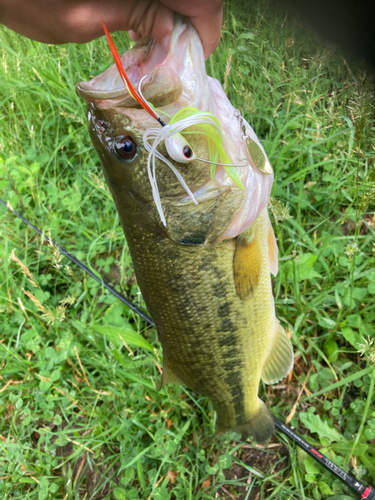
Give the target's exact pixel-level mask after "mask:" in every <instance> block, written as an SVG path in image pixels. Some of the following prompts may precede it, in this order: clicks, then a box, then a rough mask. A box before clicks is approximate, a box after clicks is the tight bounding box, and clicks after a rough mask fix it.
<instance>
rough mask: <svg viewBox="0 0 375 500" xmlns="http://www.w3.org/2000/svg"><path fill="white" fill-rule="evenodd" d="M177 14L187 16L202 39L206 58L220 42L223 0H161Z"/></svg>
mask: <svg viewBox="0 0 375 500" xmlns="http://www.w3.org/2000/svg"><path fill="white" fill-rule="evenodd" d="M161 1H162V3H163V4H164V5H166V6H167V7H169V8H171V9H173V10H175V11H176V12H178V13H179V14H182V15H184V16H188V17H189V18H190V20H191V22H192V24H193V26H194V28H195V29H196V30H197V33H198V35H199V37H200V39H201V41H202V45H203V51H204V55H205V57H206V58H207V57H208V56H209V55H211V54H212V52H213V51H214V50H215V49H216V47H217V46H218V45H219V42H220V33H221V27H222V22H223V0H189V1H188V2H181V0H161Z"/></svg>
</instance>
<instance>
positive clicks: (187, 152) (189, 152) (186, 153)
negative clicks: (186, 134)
mask: <svg viewBox="0 0 375 500" xmlns="http://www.w3.org/2000/svg"><path fill="white" fill-rule="evenodd" d="M182 151H183V153H184V156H185V157H186V158H191V157H192V156H193V150H192V149H191V147H190V146H185V147H184V149H183V150H182Z"/></svg>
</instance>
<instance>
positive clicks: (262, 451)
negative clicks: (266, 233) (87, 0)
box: [0, 0, 375, 500]
mask: <svg viewBox="0 0 375 500" xmlns="http://www.w3.org/2000/svg"><path fill="white" fill-rule="evenodd" d="M116 43H117V44H118V46H119V47H121V48H122V50H126V49H127V48H128V46H129V43H130V42H129V39H128V37H127V35H126V34H118V35H116ZM0 45H1V48H2V60H1V65H2V71H1V73H2V78H1V80H0V89H1V92H0V96H1V97H0V103H1V109H2V114H1V118H0V193H1V198H2V199H5V200H6V201H8V202H9V203H10V204H11V206H12V207H14V208H15V209H16V210H19V211H22V212H23V214H24V215H25V216H26V217H27V218H28V219H29V220H31V221H32V222H33V223H34V224H35V225H36V226H38V227H42V228H43V229H44V230H45V231H46V232H48V233H50V234H51V236H52V238H54V239H55V240H57V241H58V242H59V243H61V244H63V245H64V246H65V247H66V248H67V249H68V250H69V251H71V252H72V253H73V254H75V255H76V256H77V257H78V258H80V259H81V260H83V261H84V262H85V263H86V264H87V265H89V266H90V267H91V268H92V269H93V270H95V271H96V272H99V273H100V274H102V275H103V276H105V277H106V279H108V280H109V281H110V282H111V283H113V284H115V285H116V288H117V289H118V290H119V291H122V292H124V293H125V294H126V295H127V296H129V297H130V298H131V299H132V300H133V301H134V302H135V303H137V305H139V306H141V307H144V305H143V302H142V298H141V296H140V292H139V289H138V287H137V284H136V281H135V279H134V274H133V270H132V264H131V261H130V257H129V254H128V250H127V246H126V242H125V241H124V237H123V234H122V230H121V228H120V226H119V220H118V216H117V214H116V212H115V209H114V205H113V202H112V200H111V197H110V194H109V191H108V189H107V188H106V186H105V185H104V182H103V177H102V174H101V171H100V166H99V160H98V158H97V156H96V154H95V153H94V150H93V147H92V146H91V144H90V141H89V137H88V133H87V131H86V125H85V107H84V104H83V103H82V102H81V101H80V100H79V98H78V97H77V96H76V94H75V92H74V86H75V83H77V82H78V81H80V80H82V79H88V78H89V77H90V76H91V75H96V74H99V73H100V72H102V71H103V70H104V69H105V68H106V67H107V66H108V65H109V64H111V56H110V53H109V50H108V48H107V45H106V43H105V41H104V40H103V39H100V40H97V41H95V42H93V43H90V44H87V45H84V46H76V45H66V46H61V47H54V46H46V45H42V44H38V43H34V42H31V41H29V40H26V39H23V38H21V37H19V36H17V35H15V34H14V33H12V32H11V31H9V30H7V29H5V28H2V29H1V31H0ZM207 70H208V72H209V73H210V74H212V75H213V76H215V77H216V78H218V79H219V80H220V81H221V82H222V84H223V85H224V88H225V90H226V92H227V93H228V95H229V96H230V99H231V101H232V102H233V104H234V105H235V106H237V107H239V108H241V109H242V110H243V111H244V114H245V117H246V118H247V119H248V120H249V122H250V123H251V125H252V126H253V127H254V129H255V130H256V132H257V134H258V135H259V137H260V138H261V139H262V141H263V144H264V145H265V148H266V151H267V153H268V155H269V158H270V161H271V163H272V165H273V166H274V169H275V184H274V188H273V193H272V202H271V211H272V214H273V219H274V227H275V229H276V234H277V238H278V244H279V248H280V254H279V256H280V259H279V260H280V272H279V274H278V276H277V278H276V279H275V281H274V290H275V300H276V309H277V313H278V317H279V319H280V321H281V322H282V324H283V325H284V326H285V327H286V328H287V329H288V331H289V332H290V334H291V338H292V341H293V344H294V346H295V354H296V363H295V368H294V371H293V374H292V375H291V376H290V377H288V378H287V379H286V380H284V381H282V382H281V383H280V384H278V385H277V386H276V387H266V386H261V387H260V393H261V396H262V398H263V399H264V400H266V401H267V403H268V404H269V405H272V410H273V413H274V414H275V415H276V416H278V417H280V418H281V419H284V420H285V418H286V417H288V416H289V417H290V418H291V424H292V425H293V426H295V427H298V428H299V429H300V432H301V433H302V434H303V435H304V436H305V437H306V438H307V439H308V440H309V441H310V442H312V443H314V444H315V446H317V447H318V448H319V449H321V450H323V451H324V453H326V454H327V455H328V456H329V457H330V458H331V460H332V461H334V462H336V463H337V464H338V465H340V466H342V467H343V468H345V469H346V470H351V471H352V473H353V474H354V475H355V476H356V477H357V478H358V479H360V480H361V481H364V482H366V481H368V482H371V481H372V482H374V481H375V405H374V403H373V390H374V377H375V372H374V370H373V368H372V367H373V366H374V365H373V364H372V362H373V361H374V357H375V351H374V346H373V344H371V339H372V338H373V337H374V317H375V312H374V310H373V302H374V295H375V264H374V260H375V239H374V235H375V219H374V199H375V169H374V158H375V153H374V145H375V142H374V138H373V107H372V87H371V85H372V84H371V80H370V79H369V78H368V77H366V75H365V73H364V71H363V68H361V67H360V66H358V65H353V64H351V63H348V62H347V61H345V60H344V59H343V57H342V56H340V54H338V53H336V52H335V51H334V50H333V49H332V48H329V47H326V46H325V45H323V44H322V43H320V41H319V40H317V39H316V38H315V37H314V36H313V35H312V34H310V33H307V32H306V29H301V28H300V27H299V26H298V24H296V23H295V22H292V21H291V20H290V19H288V18H285V17H277V16H276V15H275V14H274V13H272V12H270V11H269V10H268V6H267V3H265V2H264V1H261V0H259V1H255V2H251V5H250V2H241V0H237V1H236V2H231V8H229V7H228V6H226V10H225V24H224V29H223V35H222V40H221V44H220V47H219V49H218V50H217V51H216V52H215V53H214V54H213V56H211V57H210V59H209V60H208V62H207ZM0 214H1V217H0V239H1V245H0V261H1V266H0V284H1V288H0V312H1V318H2V331H1V334H0V415H1V420H0V457H1V459H0V478H1V479H2V480H1V481H0V492H1V495H2V498H4V499H8V498H12V499H13V498H14V499H21V498H22V499H30V500H44V499H57V500H60V499H61V500H62V499H64V500H68V499H69V500H70V499H72V500H73V499H86V500H89V499H91V500H94V499H95V500H98V499H113V498H115V499H118V500H124V499H126V500H127V499H145V500H146V499H155V500H164V499H189V500H190V499H191V500H193V499H194V500H198V499H211V498H221V499H233V498H238V499H246V500H261V499H271V498H275V499H281V500H287V499H292V498H293V499H306V500H307V499H317V500H318V499H320V498H327V497H332V496H336V497H337V498H340V499H341V500H344V499H346V498H348V497H349V498H351V497H352V495H351V494H350V492H349V491H348V490H347V489H346V488H345V487H344V486H343V485H342V484H341V483H340V482H339V481H338V480H335V479H334V478H333V477H332V476H331V475H330V474H328V473H326V472H325V471H324V470H322V469H321V468H320V467H319V466H318V465H316V464H315V463H313V461H312V460H311V459H310V458H308V457H307V456H306V455H305V454H304V453H302V452H301V451H300V450H297V449H295V448H294V446H292V445H290V444H289V443H287V442H286V440H285V438H284V437H283V436H281V435H278V434H277V435H276V436H275V437H274V438H273V439H272V440H271V442H270V443H268V444H267V446H266V447H264V448H261V447H256V446H255V444H254V443H252V442H251V441H247V442H242V441H241V440H239V436H238V435H236V434H227V435H225V436H223V437H221V438H219V439H214V438H213V433H214V422H215V415H214V412H213V408H212V405H211V403H210V402H209V401H208V400H207V399H206V398H203V397H199V396H196V395H194V394H192V393H191V392H189V391H188V390H186V389H185V388H183V387H178V386H176V387H174V386H173V387H168V388H164V389H162V391H161V392H157V391H156V380H157V377H158V374H159V372H160V366H161V364H162V362H161V357H162V352H161V349H160V345H159V343H158V341H157V337H156V332H155V331H154V330H153V329H151V328H148V327H147V325H146V324H145V323H144V322H143V321H141V320H140V319H139V318H138V317H136V316H135V315H134V313H132V312H131V311H130V310H129V309H128V308H126V307H125V306H123V305H122V304H121V303H120V302H119V301H118V300H117V299H116V298H115V297H113V296H110V295H109V294H108V293H107V292H106V291H105V290H104V289H102V288H101V287H100V286H99V285H98V284H97V283H96V282H94V280H92V279H90V278H87V277H86V276H85V275H84V274H82V273H81V272H80V271H79V269H77V268H75V267H74V266H73V265H72V264H71V263H70V262H68V261H67V259H66V258H63V257H62V256H61V255H59V253H58V252H57V251H56V248H54V247H50V246H48V245H46V244H43V242H42V240H41V238H39V237H37V236H36V235H35V233H33V232H32V231H31V230H30V229H28V228H27V227H26V226H25V225H24V224H23V223H21V221H19V220H18V219H16V218H15V217H14V216H13V215H12V214H11V213H10V212H8V211H6V210H5V209H3V207H0ZM116 329H120V331H121V332H122V338H123V339H122V340H121V339H119V336H118V330H116ZM139 335H142V336H143V338H144V339H146V340H147V342H145V341H144V340H143V341H142V340H141V339H140V337H139Z"/></svg>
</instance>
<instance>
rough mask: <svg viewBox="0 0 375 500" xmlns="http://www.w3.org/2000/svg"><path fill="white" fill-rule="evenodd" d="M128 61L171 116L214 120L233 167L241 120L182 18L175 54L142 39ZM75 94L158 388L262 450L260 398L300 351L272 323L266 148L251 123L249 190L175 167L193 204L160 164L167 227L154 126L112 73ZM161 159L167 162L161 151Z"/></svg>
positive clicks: (200, 139)
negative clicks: (206, 405) (143, 312)
mask: <svg viewBox="0 0 375 500" xmlns="http://www.w3.org/2000/svg"><path fill="white" fill-rule="evenodd" d="M122 60H123V63H124V67H125V68H127V72H128V75H129V77H130V79H131V80H132V81H134V82H135V83H136V82H138V81H139V80H140V78H141V77H142V76H144V74H149V77H148V78H147V79H146V83H147V82H148V84H147V85H145V87H142V90H143V89H144V91H143V93H144V95H145V97H146V99H148V100H149V101H151V103H152V104H155V103H156V104H155V105H157V106H158V108H159V109H161V110H162V111H165V112H166V113H168V114H169V115H171V116H173V115H174V114H175V113H176V112H177V111H178V110H179V109H181V108H182V107H186V106H195V107H197V108H198V109H200V110H203V111H210V112H211V113H214V114H215V116H217V117H218V118H219V119H220V121H221V123H222V126H223V144H224V146H225V148H226V151H227V153H228V155H229V156H230V158H231V159H232V161H233V163H234V164H237V163H238V161H239V160H238V141H239V138H238V133H239V132H238V120H237V118H235V117H233V116H232V115H233V108H232V107H231V105H230V103H229V101H228V99H227V98H226V96H225V94H224V93H223V91H222V89H221V87H220V85H219V83H218V82H217V81H215V80H213V79H210V78H208V77H207V75H206V73H205V68H204V58H203V52H202V48H201V44H200V41H199V38H198V36H197V35H196V33H195V31H194V29H193V28H192V27H191V26H190V25H189V24H188V23H186V22H184V21H182V20H177V22H176V27H175V30H174V32H173V34H172V41H171V49H170V52H169V53H168V54H167V53H163V51H162V49H161V47H159V46H157V45H156V44H155V42H153V41H150V40H142V41H140V42H138V43H137V44H136V45H135V46H134V47H133V48H132V49H131V50H130V51H128V52H127V53H125V54H124V55H123V56H122ZM155 82H156V83H155ZM77 92H78V93H79V95H81V96H82V97H84V98H85V99H86V100H87V102H88V108H89V113H88V118H89V131H90V135H91V138H92V141H93V143H94V145H95V147H96V149H97V152H98V154H99V157H100V159H101V162H102V164H103V168H104V173H105V177H106V180H107V183H108V185H109V188H110V190H111V193H112V195H113V198H114V201H115V203H116V207H117V210H118V213H119V215H120V219H121V224H122V227H123V229H124V232H125V237H126V241H127V243H128V246H129V249H130V253H131V256H132V260H133V264H134V270H135V274H136V277H137V281H138V284H139V287H140V289H141V291H142V294H143V297H144V300H145V303H146V305H147V308H148V310H149V312H150V314H151V315H152V318H153V320H154V322H155V324H156V327H157V330H158V335H159V338H160V341H161V343H162V346H163V365H164V366H163V375H162V384H168V383H181V384H185V385H186V386H188V387H189V388H191V389H192V390H193V391H195V392H196V393H198V394H202V395H205V396H208V397H209V398H210V399H211V400H212V401H213V404H214V407H215V409H216V411H217V425H218V431H219V432H225V431H228V430H236V431H238V432H240V433H241V434H242V435H243V436H248V435H252V436H253V437H254V438H255V439H256V440H257V441H265V440H266V439H268V438H269V437H270V435H271V434H272V433H273V430H274V425H273V419H272V417H271V415H270V413H269V411H268V410H267V408H266V406H265V405H264V403H263V402H262V401H261V400H260V399H259V398H258V388H259V381H260V379H262V380H263V381H264V382H266V383H275V382H277V381H279V380H281V379H282V378H284V377H285V376H286V375H287V374H288V373H289V371H290V370H291V368H292V365H293V350H292V346H291V344H290V341H289V339H288V338H287V336H286V334H285V331H284V329H283V328H282V327H281V325H280V324H279V322H278V320H277V319H276V316H275V307H274V300H273V295H272V288H271V279H270V271H271V272H273V273H274V274H275V273H276V272H277V245H276V240H275V237H274V234H273V230H272V227H271V224H270V221H269V217H268V213H267V203H268V198H269V192H270V189H271V186H272V180H273V176H272V169H270V165H269V163H268V160H267V157H266V155H265V153H264V150H263V148H262V147H261V145H260V144H259V141H258V139H257V138H256V136H255V134H254V132H253V131H252V129H251V127H250V126H249V125H248V124H246V131H247V133H248V134H249V135H250V144H251V145H252V147H249V148H243V150H242V151H241V154H242V155H246V158H247V159H248V161H249V163H250V166H249V167H247V168H246V169H245V168H241V167H240V168H238V171H239V174H240V176H241V179H242V182H243V185H244V187H245V189H240V188H239V187H238V186H237V185H236V184H235V183H233V181H232V180H231V179H229V178H228V176H227V175H226V173H225V171H224V169H223V168H220V167H218V169H217V173H216V175H215V178H214V179H212V178H211V177H210V168H209V166H208V165H207V164H205V163H203V162H200V161H196V160H194V161H193V162H192V163H188V164H186V163H177V162H173V163H174V165H175V167H176V168H177V169H178V171H179V172H180V174H181V175H182V176H183V178H184V179H185V181H186V183H187V185H188V186H189V188H190V189H191V191H192V192H193V193H194V195H195V198H196V200H197V202H198V204H195V203H194V202H193V201H192V200H191V199H190V198H189V197H188V196H187V195H186V193H185V191H184V189H183V188H182V186H181V184H180V182H179V181H178V179H177V178H176V176H175V175H174V173H173V172H172V171H171V170H170V169H169V168H168V167H167V166H166V165H165V164H164V163H163V162H161V161H159V160H157V161H156V179H157V183H158V188H159V192H160V199H161V203H162V206H163V210H164V214H165V218H166V225H165V226H164V225H163V224H162V223H161V221H160V217H159V214H158V211H157V210H156V207H155V202H154V199H153V195H152V192H151V186H150V181H149V177H148V174H147V168H146V167H147V159H148V152H147V151H146V150H145V148H144V146H143V139H142V138H143V132H144V131H146V130H148V129H149V128H150V127H156V126H157V124H155V120H153V119H152V118H151V117H150V116H149V115H147V113H146V112H145V111H144V110H142V109H139V108H137V107H136V103H135V101H132V100H129V97H128V95H127V94H126V91H125V89H124V88H122V87H121V81H120V80H119V78H118V76H117V74H116V70H115V68H114V67H111V68H109V69H108V70H107V71H106V72H105V73H103V75H99V76H98V77H96V78H94V79H93V80H91V81H90V82H82V83H80V84H79V85H78V86H77ZM188 132H190V133H188V135H186V138H187V139H188V141H189V144H191V145H192V147H193V148H194V151H195V154H196V156H197V157H198V158H208V157H209V151H208V145H207V140H206V139H205V137H204V136H202V135H201V134H200V135H199V134H194V129H192V130H188ZM126 138H128V139H126ZM129 138H130V139H129ZM129 140H130V142H131V144H134V148H135V151H136V153H135V155H134V157H133V158H124V159H122V158H121V156H120V155H119V154H118V151H117V150H118V149H119V146H118V144H120V145H123V144H126V145H128V146H127V149H129V150H131V146H129V142H126V141H129ZM254 144H255V146H254ZM116 148H117V149H116ZM252 150H253V151H256V155H254V156H256V158H255V160H254V159H253V158H252V156H251V151H252ZM132 152H134V151H133V150H132V151H131V154H133V153H132ZM160 152H161V154H163V155H164V156H168V155H167V152H166V149H165V147H164V146H163V145H161V147H160ZM126 154H127V155H128V153H127V152H126ZM262 155H264V157H263V158H262ZM170 161H171V160H170Z"/></svg>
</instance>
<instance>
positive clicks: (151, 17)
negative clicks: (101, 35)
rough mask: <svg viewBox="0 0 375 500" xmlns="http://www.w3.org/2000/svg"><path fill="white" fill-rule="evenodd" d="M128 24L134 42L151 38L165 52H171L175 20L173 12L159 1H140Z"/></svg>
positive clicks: (137, 2) (136, 4)
mask: <svg viewBox="0 0 375 500" xmlns="http://www.w3.org/2000/svg"><path fill="white" fill-rule="evenodd" d="M134 3H135V5H134V8H133V9H132V10H131V14H130V15H129V18H128V20H127V22H126V26H127V27H126V28H123V29H128V30H129V31H130V33H129V34H130V38H131V39H132V40H134V41H137V40H139V39H140V38H142V37H144V36H151V38H153V39H154V40H156V41H157V42H158V43H159V44H160V45H161V46H162V47H163V48H164V49H165V50H169V44H170V38H171V33H172V30H173V25H174V20H173V11H172V10H171V9H170V8H168V7H166V6H165V5H163V4H162V3H160V2H159V1H158V0H153V1H151V2H150V1H148V0H140V1H139V0H138V1H136V2H134Z"/></svg>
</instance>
